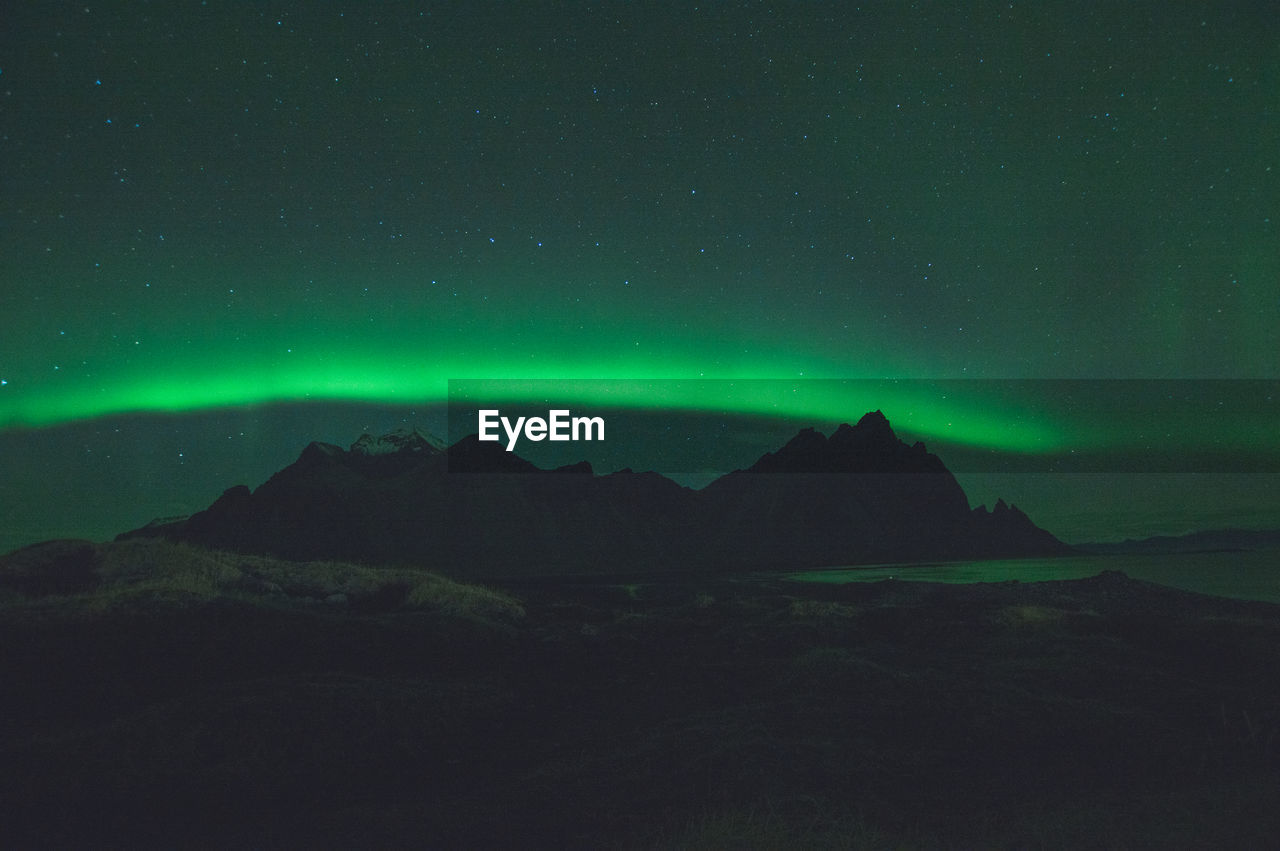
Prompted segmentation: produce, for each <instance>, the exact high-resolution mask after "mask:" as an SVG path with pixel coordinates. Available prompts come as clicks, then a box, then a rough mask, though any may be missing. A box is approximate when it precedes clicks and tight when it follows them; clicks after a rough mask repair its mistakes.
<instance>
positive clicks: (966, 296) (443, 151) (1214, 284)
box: [0, 0, 1280, 546]
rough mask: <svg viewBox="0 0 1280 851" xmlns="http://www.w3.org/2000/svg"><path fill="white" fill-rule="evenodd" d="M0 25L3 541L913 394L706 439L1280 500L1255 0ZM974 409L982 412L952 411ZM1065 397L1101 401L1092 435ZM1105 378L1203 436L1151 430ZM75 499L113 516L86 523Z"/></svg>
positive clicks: (622, 9)
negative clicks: (454, 439)
mask: <svg viewBox="0 0 1280 851" xmlns="http://www.w3.org/2000/svg"><path fill="white" fill-rule="evenodd" d="M3 18H4V20H3V27H0V430H3V432H0V439H3V440H4V441H5V445H7V446H9V447H13V451H11V452H9V453H7V457H6V458H5V460H4V461H3V462H2V463H3V469H0V474H3V480H4V483H3V485H0V487H3V489H4V490H3V491H0V494H3V496H0V509H3V511H4V512H5V513H7V514H8V515H9V516H10V517H11V518H19V519H18V520H14V521H12V522H11V523H10V524H6V525H8V526H9V527H10V528H9V529H7V530H6V532H8V533H9V539H6V540H4V541H0V544H8V545H12V546H16V545H18V544H20V543H26V542H28V541H29V540H32V539H35V538H36V537H53V536H57V535H72V534H96V535H103V534H108V533H110V532H111V531H119V524H120V523H121V522H125V525H129V524H130V523H131V524H133V525H138V524H141V523H143V522H145V521H146V520H148V519H149V518H150V516H151V514H149V513H148V512H151V511H155V512H156V513H161V512H160V511H159V509H160V508H162V507H163V506H166V505H171V506H172V507H173V510H174V511H178V510H192V509H194V508H197V507H200V506H202V505H203V504H207V502H208V501H209V500H210V499H211V498H212V497H213V496H216V495H217V493H218V492H220V490H221V489H222V488H223V487H226V486H229V485H231V484H235V483H237V482H239V481H241V478H240V477H249V478H250V479H251V480H250V481H248V482H247V483H248V484H250V485H256V484H258V483H260V481H261V479H262V477H265V476H266V475H268V474H270V472H272V471H273V470H275V469H278V468H279V467H280V466H283V464H286V463H288V462H289V461H290V460H292V457H293V456H294V455H295V454H296V452H297V451H298V449H300V448H301V446H303V445H305V443H306V442H307V441H309V440H311V439H326V440H331V441H334V442H339V443H348V442H350V441H351V440H353V439H354V438H355V437H356V436H358V431H355V432H353V431H352V430H353V429H358V428H364V427H366V426H367V427H369V428H374V429H378V428H389V427H390V426H391V425H393V424H397V423H398V422H400V421H401V420H412V419H413V418H414V416H415V414H413V413H411V412H418V413H417V414H416V415H417V416H424V417H425V416H426V415H425V413H423V412H425V411H428V410H434V411H436V413H437V415H438V413H439V409H440V408H441V407H442V406H443V405H444V403H445V402H446V401H447V399H446V397H447V392H448V387H449V384H448V382H449V381H450V380H457V379H538V380H543V381H552V382H554V381H564V382H574V381H591V380H606V379H607V380H615V381H616V380H621V379H629V380H641V381H643V380H653V379H664V380H674V379H689V380H694V379H698V380H707V379H711V380H724V379H733V380H735V381H741V382H751V381H758V380H764V379H768V380H774V381H786V382H812V381H813V380H815V379H819V380H822V381H824V382H837V381H842V380H847V379H877V380H879V379H903V380H906V384H905V385H904V387H905V389H903V390H901V394H900V395H899V396H898V397H895V398H890V399H887V400H884V401H877V402H875V403H874V404H867V405H863V404H862V400H861V398H860V397H859V398H858V399H857V401H856V404H857V405H858V407H856V408H854V409H852V410H848V411H847V413H845V414H844V416H843V417H841V415H840V414H839V409H840V406H841V405H842V404H843V402H842V400H841V398H840V397H836V398H835V399H834V400H833V399H831V398H825V399H824V398H820V397H823V394H825V393H826V392H827V390H828V389H830V388H831V387H833V386H836V385H834V384H821V383H820V384H819V385H816V386H815V385H807V386H808V388H809V389H808V390H806V391H805V392H804V395H806V398H807V400H808V401H806V402H804V403H797V404H796V405H795V406H794V407H785V406H784V407H783V408H781V409H780V408H779V407H778V405H777V403H776V401H774V400H775V399H776V395H774V391H775V390H776V389H777V388H776V387H773V388H771V389H770V391H769V393H761V394H759V395H754V394H750V393H748V394H741V395H738V396H735V397H733V399H734V400H735V401H733V402H732V403H729V402H723V401H722V402H716V403H714V404H713V403H711V402H707V403H706V404H705V405H704V406H703V407H705V408H706V409H707V412H709V413H715V412H721V413H723V414H725V415H726V416H728V417H729V418H730V419H731V420H732V418H733V417H761V416H767V417H781V418H783V419H788V418H789V419H794V420H795V422H796V423H797V424H798V425H808V424H811V422H833V421H839V420H840V419H842V418H843V419H851V420H856V418H857V417H858V416H860V415H861V414H862V413H863V412H864V410H865V409H866V408H876V407H879V408H883V409H884V410H885V412H886V414H887V416H888V417H889V418H890V420H891V421H892V422H893V423H894V425H895V427H896V428H898V429H899V430H901V431H903V432H904V436H907V437H909V438H918V439H923V440H925V441H926V442H928V443H929V444H930V446H931V448H934V446H935V444H939V443H940V444H941V445H942V446H949V445H954V446H960V447H965V446H967V447H970V448H972V449H974V450H975V451H984V452H1010V453H1014V454H1033V455H1044V454H1046V453H1047V454H1052V453H1061V454H1064V455H1069V454H1070V453H1072V452H1077V453H1079V452H1099V451H1107V452H1112V453H1122V452H1124V451H1129V450H1133V451H1135V452H1138V451H1141V452H1144V453H1147V455H1148V456H1150V455H1153V454H1155V455H1160V454H1163V455H1166V456H1184V455H1186V454H1188V453H1197V452H1209V451H1221V452H1222V453H1226V454H1228V455H1230V456H1231V457H1232V458H1234V459H1236V461H1235V462H1233V464H1232V465H1230V467H1229V469H1227V470H1226V471H1225V472H1231V473H1240V472H1242V471H1243V470H1247V469H1249V468H1250V467H1249V465H1250V463H1252V462H1250V461H1249V460H1248V459H1250V458H1255V459H1258V464H1259V468H1260V469H1264V470H1269V471H1270V472H1272V473H1274V472H1275V463H1274V458H1275V456H1274V449H1275V448H1276V447H1277V446H1278V445H1280V440H1277V438H1278V437H1280V430H1278V429H1277V427H1276V426H1275V425H1274V424H1275V423H1276V422H1280V418H1277V417H1276V401H1275V398H1274V393H1273V392H1271V391H1272V390H1273V389H1274V387H1275V385H1276V382H1277V380H1280V330H1278V329H1280V239H1278V238H1277V237H1278V235H1277V229H1276V221H1277V216H1278V214H1280V209H1278V208H1280V26H1278V25H1277V24H1276V23H1275V21H1274V14H1273V13H1272V11H1271V10H1269V9H1267V8H1265V5H1264V4H1250V3H1243V2H1241V3H1222V4H1212V6H1211V7H1210V6H1206V5H1205V4H1197V3H1159V2H1138V3H1126V4H1088V5H1087V6H1086V7H1081V6H1080V4H1069V3H1057V2H1054V3H1007V2H1004V3H978V4H957V5H955V6H951V5H949V4H946V5H944V4H923V5H915V4H904V3H874V4H866V5H862V6H853V5H850V4H817V3H784V4H769V5H764V4H755V3H730V4H712V5H708V6H696V7H695V6H692V5H688V4H647V3H642V4H612V3H607V4H585V3H558V4H543V3H539V4H498V3H449V4H405V3H389V4H356V5H353V6H347V7H344V6H342V5H340V4H299V3H281V4H277V5H276V6H272V7H270V8H266V7H262V6H257V5H253V6H251V5H248V4H239V3H225V2H217V1H216V0H210V2H207V3H194V2H191V3H172V4H159V5H154V4H153V5H143V4H136V3H119V2H113V3H104V4H93V3H91V4H88V5H83V4H78V5H69V4H59V5H49V4H21V5H18V6H15V7H14V8H8V9H6V10H5V12H4V13H3ZM972 379H980V380H984V381H985V382H986V383H985V384H982V385H981V386H979V385H978V384H975V385H974V388H973V391H974V393H975V394H977V395H976V396H975V397H973V398H976V399H977V400H978V401H976V402H975V401H973V399H972V398H968V399H967V398H964V396H965V394H964V393H963V392H953V390H954V388H953V389H952V390H949V391H948V392H946V393H940V392H939V391H938V385H936V384H933V383H930V382H937V381H942V382H953V381H954V382H959V381H961V380H972ZM926 380H927V381H926ZM1005 380H1007V383H1002V381H1005ZM1063 380H1066V381H1070V380H1079V381H1092V382H1095V383H1094V384H1092V385H1089V386H1090V387H1092V388H1093V389H1092V390H1091V391H1090V392H1088V393H1084V394H1082V395H1081V396H1080V397H1079V400H1078V404H1074V405H1072V404H1067V403H1064V402H1063V401H1062V400H1061V399H1058V398H1057V390H1055V389H1053V388H1055V387H1058V388H1059V389H1060V388H1061V386H1062V385H1054V384H1053V383H1052V382H1053V381H1063ZM1112 380H1130V381H1133V380H1138V381H1140V382H1141V381H1146V382H1151V383H1149V384H1147V385H1145V386H1146V387H1147V391H1143V392H1148V391H1149V392H1151V393H1152V395H1153V398H1154V397H1155V396H1158V395H1159V393H1158V390H1156V389H1152V388H1161V387H1167V386H1175V385H1177V386H1179V387H1181V388H1186V387H1194V388H1196V393H1195V396H1196V400H1197V401H1196V402H1195V404H1193V405H1190V406H1187V407H1183V406H1180V405H1179V404H1178V403H1177V401H1178V400H1177V399H1176V398H1172V397H1171V398H1170V399H1169V400H1168V407H1167V408H1159V407H1157V408H1154V409H1153V408H1150V407H1147V408H1143V409H1144V410H1157V411H1159V412H1160V414H1161V416H1163V417H1166V421H1167V418H1168V417H1176V416H1178V412H1179V411H1181V412H1182V416H1183V419H1182V421H1179V422H1173V423H1172V424H1171V425H1170V426H1169V427H1168V428H1165V429H1160V428H1159V426H1158V423H1156V424H1153V423H1152V422H1146V423H1144V424H1142V425H1141V426H1140V427H1139V426H1135V425H1133V423H1132V422H1131V421H1128V420H1126V419H1125V418H1124V416H1121V415H1120V414H1119V413H1118V412H1117V410H1116V407H1115V404H1114V403H1113V401H1108V397H1107V391H1105V390H1101V389H1100V388H1103V387H1104V386H1105V381H1112ZM1162 381H1163V382H1173V384H1172V385H1162V384H1158V383H1155V382H1162ZM1208 381H1219V382H1221V388H1222V392H1221V394H1219V395H1222V396H1224V397H1225V399H1226V403H1225V404H1224V406H1223V408H1222V411H1221V412H1219V411H1217V410H1216V409H1215V407H1214V405H1215V404H1216V400H1214V399H1212V398H1210V397H1212V396H1213V395H1214V392H1215V391H1214V390H1213V389H1212V388H1213V385H1212V384H1208V383H1206V382H1208ZM912 382H923V383H912ZM1181 382H1188V383H1186V384H1181ZM1197 382H1198V383H1197ZM1133 386H1137V385H1131V387H1133ZM579 389H581V388H580V387H579ZM984 394H985V395H984ZM1121 395H1122V397H1123V398H1129V396H1128V395H1127V394H1121ZM1138 395H1139V396H1140V395H1141V393H1139V394H1138ZM993 397H994V398H993ZM565 401H572V400H565ZM664 404H666V403H665V402H663V401H661V400H655V399H653V398H650V397H647V396H645V395H644V392H643V391H640V392H637V393H636V394H635V395H633V396H632V397H630V398H628V399H623V400H621V406H622V407H624V408H625V407H632V408H636V409H645V410H650V409H655V408H657V409H661V408H662V406H663V405H664ZM850 404H855V403H854V402H851V403H850ZM673 407H674V408H677V409H679V410H681V411H688V410H697V409H698V407H699V406H698V405H697V404H694V403H689V402H682V403H680V404H679V405H674V406H673ZM337 411H342V412H343V413H341V414H337V413H335V412H337ZM1028 411H1030V412H1034V413H1035V416H1034V418H1033V417H1032V416H1031V415H1030V414H1028V413H1027V412H1028ZM1126 416H1127V415H1126ZM441 423H442V420H440V419H436V420H434V421H427V422H426V425H427V426H429V427H432V428H435V429H440V428H441ZM1135 430H1136V431H1138V432H1140V433H1139V434H1138V436H1137V437H1135V435H1134V432H1135ZM121 435H123V436H121ZM1224 444H1225V446H1224ZM130 447H132V448H130ZM758 448H759V449H760V450H761V451H763V450H764V449H769V448H773V447H770V446H761V447H758ZM752 451H754V450H752ZM744 454H746V455H748V456H749V453H747V451H746V450H745V449H744ZM19 455H20V456H21V457H18V456H19ZM107 456H111V457H113V458H115V459H116V460H115V462H113V463H109V462H107V461H104V460H101V459H103V458H105V457H107ZM140 457H145V458H148V459H151V460H149V461H148V462H147V463H146V464H144V465H142V468H143V469H145V474H144V472H142V471H141V470H140V468H139V463H140V462H139V458H140ZM943 457H944V460H948V459H947V456H946V454H945V453H944V455H943ZM1213 457H1220V455H1219V456H1213ZM1241 458H1244V459H1245V460H1244V461H1241V460H1240V459H1241ZM87 459H88V460H87ZM195 459H201V460H200V461H199V462H198V463H199V464H200V465H201V466H200V468H199V469H200V476H199V477H196V476H194V475H193V473H192V469H191V465H193V464H195V463H197V461H196V460H195ZM1267 459H1270V460H1267ZM750 460H752V458H751V457H744V458H743V463H749V462H750ZM86 465H87V466H86ZM102 465H106V466H102ZM1042 466H1043V465H1042ZM1173 469H1174V472H1179V473H1186V472H1187V470H1186V469H1185V468H1179V467H1177V465H1174V467H1173ZM90 470H92V473H90V472H89V471H90ZM1126 472H1130V471H1129V470H1127V469H1126ZM1195 472H1197V473H1210V472H1215V470H1214V468H1212V464H1209V466H1208V467H1205V466H1201V467H1198V468H1196V469H1195ZM253 477H257V479H256V480H252V479H253ZM1250 482H1251V484H1249V485H1248V486H1247V487H1243V492H1246V493H1248V494H1250V495H1251V499H1254V501H1255V503H1256V501H1257V498H1260V497H1257V495H1258V494H1262V495H1264V496H1265V495H1266V494H1271V493H1273V491H1274V488H1267V487H1259V486H1258V485H1257V480H1255V479H1251V480H1250ZM87 483H93V484H94V486H98V485H102V486H106V485H107V484H108V483H114V486H116V487H118V488H119V489H120V494H119V495H118V496H116V497H112V498H111V499H107V500H104V499H102V498H100V497H95V498H93V499H88V498H86V497H81V501H80V502H78V503H77V502H75V499H74V497H72V496H69V494H73V493H75V492H77V491H79V490H80V489H82V488H84V487H87V486H89V485H88V484H87ZM1006 484H1007V483H1006ZM1126 487H1128V486H1126ZM1221 487H1223V488H1226V489H1227V490H1231V489H1232V488H1234V491H1233V492H1234V493H1240V492H1242V490H1241V486H1239V485H1226V484H1223V485H1221ZM1052 490H1053V489H1052V488H1049V489H1046V488H1045V487H1043V486H1040V485H1038V486H1036V488H1035V489H1034V493H1035V494H1041V495H1043V494H1046V493H1049V492H1050V491H1052ZM1057 490H1058V492H1059V493H1060V494H1064V497H1063V498H1066V496H1065V494H1067V493H1068V492H1070V490H1071V489H1070V488H1058V489H1057ZM1090 490H1092V491H1094V492H1095V496H1096V491H1097V490H1098V489H1097V488H1091V489H1090ZM1223 493H1224V494H1225V493H1226V491H1225V490H1224V491H1223ZM1006 495H1007V494H1006ZM1013 496H1014V497H1015V498H1017V497H1019V496H1020V495H1018V494H1014V495H1013ZM981 498H982V499H988V498H989V497H987V496H985V495H983V496H981ZM1035 498H1036V497H1035V496H1034V495H1033V494H1028V495H1021V501H1022V502H1023V503H1024V504H1025V503H1026V502H1027V501H1028V500H1031V501H1032V502H1034V500H1035ZM1271 498H1272V499H1273V503H1272V504H1271V508H1269V509H1267V510H1272V509H1274V517H1273V520H1274V522H1276V523H1280V506H1277V505H1276V503H1280V498H1277V497H1274V496H1273V497H1271ZM1046 499H1047V497H1046ZM1117 499H1121V498H1120V497H1117ZM1195 499H1196V500H1197V501H1204V502H1205V503H1206V504H1207V505H1208V504H1215V502H1216V503H1217V504H1226V497H1225V496H1222V495H1221V494H1217V495H1215V492H1214V491H1213V489H1212V488H1209V489H1208V490H1207V491H1205V490H1204V489H1203V488H1199V487H1197V489H1196V493H1195ZM131 500H132V501H133V502H134V503H135V504H136V505H137V506H138V508H137V511H139V512H141V514H140V515H139V514H134V513H127V509H126V508H125V507H122V506H127V505H128V504H129V502H130V501H131ZM102 503H111V512H109V513H103V512H104V511H105V509H104V508H103V507H102V505H101V504H102ZM94 506H97V508H95V507H94ZM1073 510H1076V509H1069V508H1068V509H1063V511H1064V513H1068V514H1069V513H1070V512H1071V511H1073ZM1157 513H1158V512H1157ZM108 514H109V516H108ZM1032 514H1033V516H1035V511H1034V510H1032ZM1154 516H1155V515H1153V517H1154ZM1180 516H1181V515H1180ZM1215 516H1216V515H1215ZM124 517H128V518H130V519H129V520H128V521H123V520H122V518H124ZM1258 517H1261V518H1262V520H1261V521H1259V520H1258ZM1268 517H1272V515H1270V514H1266V513H1265V511H1264V512H1263V513H1262V514H1261V515H1258V516H1251V517H1250V518H1249V522H1268V521H1267V520H1266V518H1268ZM1227 520H1228V521H1229V520H1230V517H1228V518H1227ZM1186 522H1188V523H1191V524H1195V523H1197V522H1200V521H1194V520H1188V521H1186ZM1203 522H1209V521H1208V520H1205V521H1203ZM1153 523H1155V526H1153V527H1152V528H1153V530H1154V529H1155V528H1156V526H1158V527H1159V530H1161V531H1167V530H1168V527H1167V524H1165V525H1160V524H1159V523H1158V522H1156V521H1153ZM111 524H116V525H115V526H114V527H113V526H111ZM1046 525H1048V526H1049V527H1050V529H1051V530H1053V526H1052V523H1048V522H1046ZM14 530H16V531H14ZM79 530H88V531H83V532H82V531H79Z"/></svg>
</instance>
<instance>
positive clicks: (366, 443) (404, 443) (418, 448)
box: [351, 428, 445, 455]
mask: <svg viewBox="0 0 1280 851" xmlns="http://www.w3.org/2000/svg"><path fill="white" fill-rule="evenodd" d="M444 448H445V445H444V442H443V441H441V440H440V439H439V438H437V437H435V436H434V435H430V434H427V433H425V432H422V431H419V430H418V429H417V428H412V429H403V428H400V429H396V430H395V431H393V432H391V433H390V434H384V435H382V436H381V437H374V436H373V435H370V434H362V435H360V439H359V440H357V441H356V442H355V443H353V444H351V451H352V452H354V453H357V454H359V455H394V454H396V453H399V452H410V453H414V454H417V453H424V452H426V453H429V452H442V451H444Z"/></svg>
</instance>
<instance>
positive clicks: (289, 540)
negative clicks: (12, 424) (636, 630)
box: [121, 411, 1072, 577]
mask: <svg viewBox="0 0 1280 851" xmlns="http://www.w3.org/2000/svg"><path fill="white" fill-rule="evenodd" d="M137 536H162V537H167V538H172V539H175V540H184V541H190V542H192V543H197V544H200V545H203V546H208V547H212V548H217V549H225V550H232V551H238V552H246V553H263V554H269V555H274V556H280V557H284V558H290V559H321V558H331V559H344V560H356V561H364V562H371V563H387V564H403V563H411V564H417V565H421V566H425V567H432V568H434V569H438V570H442V571H445V572H448V573H451V574H453V575H461V576H470V577H497V576H511V575H528V576H539V575H574V574H601V573H612V574H621V573H638V572H646V573H647V572H658V571H666V570H756V569H787V568H802V567H818V566H825V565H841V564H866V563H875V562H904V561H926V560H927V561H934V560H947V559H960V558H1011V557H1021V556H1052V555H1064V554H1067V553H1069V552H1071V551H1072V550H1071V549H1070V548H1068V547H1067V546H1066V545H1065V544H1063V543H1062V542H1060V541H1058V540H1057V539H1056V538H1054V537H1053V536H1052V535H1050V534H1049V533H1048V532H1046V531H1044V530H1043V529H1040V528H1038V527H1037V526H1036V525H1035V524H1034V523H1032V522H1031V520H1030V519H1029V518H1028V517H1027V516H1026V515H1025V514H1024V513H1022V512H1021V511H1019V510H1018V509H1017V508H1016V507H1013V506H1009V505H1006V504H1005V503H1004V502H1003V501H1000V502H997V503H996V506H995V508H994V509H993V510H991V511H988V510H987V509H986V507H985V506H981V507H979V508H977V509H973V510H970V509H969V503H968V499H967V498H966V496H965V494H964V491H963V490H962V489H961V487H960V485H959V483H958V482H956V480H955V478H954V477H953V476H952V475H951V473H950V472H949V471H948V470H947V468H946V466H945V465H944V464H943V463H942V461H941V459H939V458H938V457H937V456H936V455H933V454H931V453H930V452H928V451H927V450H926V449H925V447H924V445H923V444H921V443H916V444H915V445H912V446H908V445H907V444H906V443H904V442H902V441H901V440H899V439H898V438H897V436H896V435H895V434H894V433H893V430H892V428H891V427H890V425H889V421H888V420H887V419H886V418H885V416H884V415H883V414H882V413H881V412H880V411H875V412H872V413H869V414H867V415H866V416H864V417H863V418H862V419H860V420H859V421H858V423H857V424H856V425H847V424H846V425H842V426H840V427H839V428H837V429H836V431H835V432H834V433H833V434H832V435H831V436H830V437H828V436H826V435H824V434H822V433H821V432H818V431H816V430H814V429H804V430H802V431H801V432H800V433H799V434H797V435H796V436H795V437H794V438H792V439H791V440H790V441H789V442H787V443H786V444H785V445H784V446H782V447H781V448H780V449H778V450H777V451H775V452H770V453H767V454H765V455H764V456H762V457H761V458H760V459H759V460H757V461H756V462H755V463H754V464H753V465H751V466H750V467H748V468H746V469H744V470H736V471H734V472H732V473H729V474H728V475H726V476H723V477H721V478H719V479H717V480H715V481H714V482H712V483H711V484H710V485H708V486H707V487H706V488H704V489H702V490H700V491H693V490H690V489H689V488H685V487H682V486H681V485H678V484H676V483H675V482H673V481H671V480H670V479H667V478H665V477H664V476H661V475H659V474H657V473H635V472H632V471H631V470H622V471H619V472H616V473H610V474H608V475H596V474H595V473H594V471H593V470H592V469H591V466H590V465H589V464H587V463H586V462H581V463H579V464H575V465H570V466H568V467H561V468H558V469H555V470H542V469H540V468H538V467H536V466H534V465H533V464H531V463H529V462H528V461H526V460H525V459H523V458H521V457H519V456H518V455H515V454H514V453H511V452H507V451H506V450H504V449H503V448H502V447H501V446H500V445H499V444H498V443H493V442H482V441H480V440H479V439H478V437H477V436H475V435H471V436H469V437H466V438H463V439H462V440H460V441H458V442H457V443H455V444H454V445H453V446H449V447H447V448H446V447H445V446H444V445H443V444H442V443H440V442H439V441H438V440H435V439H433V438H431V437H429V436H427V435H423V434H421V433H418V432H397V433H394V434H391V435H385V436H383V437H379V438H374V437H372V436H370V435H362V436H361V437H360V438H359V439H358V440H357V441H356V442H355V443H353V444H352V445H351V447H350V448H348V449H345V450H344V449H342V448H341V447H338V446H335V445H333V444H327V443H312V444H310V445H309V446H307V447H306V449H304V450H303V451H302V454H301V455H300V456H299V457H298V460H297V461H295V462H294V463H293V464H291V465H289V466H288V467H286V468H284V469H283V470H281V471H280V472H278V473H276V474H275V475H274V476H272V477H271V478H270V479H269V480H268V481H267V482H265V483H264V484H263V485H262V486H261V487H259V488H258V489H257V490H255V491H250V490H249V489H248V488H247V487H245V486H243V485H239V486H236V487H233V488H230V489H228V490H227V491H226V492H224V493H223V494H222V496H221V497H219V498H218V499H217V500H215V501H214V503H213V504H212V505H210V506H209V507H208V508H207V509H205V510H204V511H201V512H199V513H197V514H194V515H192V516H191V517H189V518H186V519H185V520H179V521H173V522H167V523H152V524H149V525H147V526H144V527H142V528H141V529H136V530H133V531H132V532H127V533H125V534H124V535H122V536H121V537H137Z"/></svg>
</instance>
